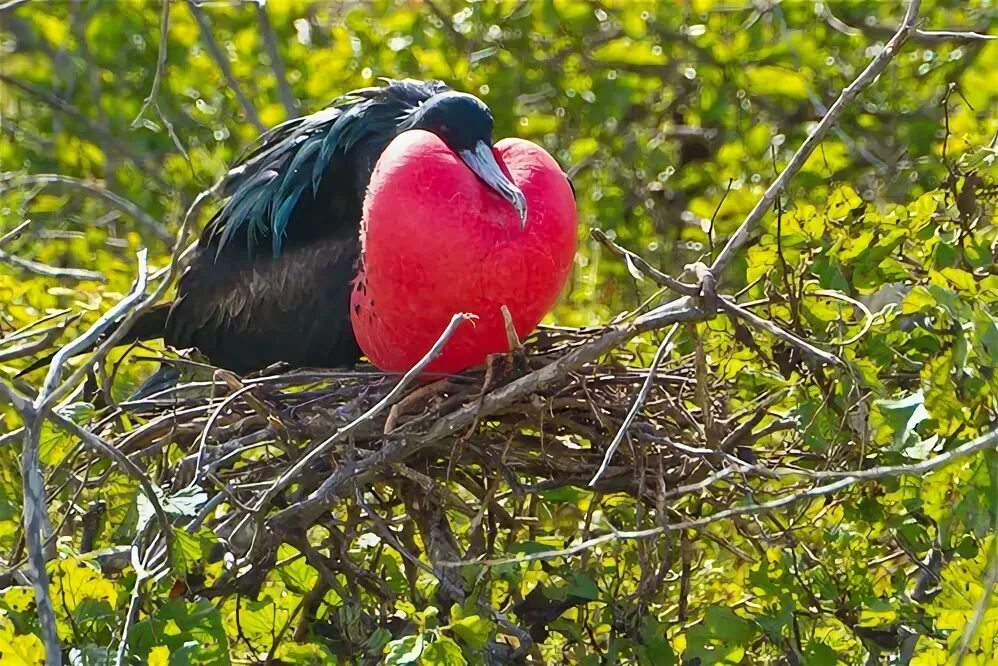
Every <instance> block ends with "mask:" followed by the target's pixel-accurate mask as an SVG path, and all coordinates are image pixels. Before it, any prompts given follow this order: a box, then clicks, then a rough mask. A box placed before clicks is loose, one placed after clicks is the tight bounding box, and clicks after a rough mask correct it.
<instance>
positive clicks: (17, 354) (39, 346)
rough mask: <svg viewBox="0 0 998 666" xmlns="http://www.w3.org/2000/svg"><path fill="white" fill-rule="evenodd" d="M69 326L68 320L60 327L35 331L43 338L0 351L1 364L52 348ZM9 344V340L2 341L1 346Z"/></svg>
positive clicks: (0, 341)
mask: <svg viewBox="0 0 998 666" xmlns="http://www.w3.org/2000/svg"><path fill="white" fill-rule="evenodd" d="M68 326H69V320H68V319H67V320H66V321H65V322H63V323H62V324H59V325H58V326H50V327H49V328H46V329H42V330H40V331H35V332H34V333H33V335H41V336H42V337H40V338H38V339H37V340H35V341H34V342H26V343H24V344H22V345H18V346H16V347H11V348H10V349H5V350H3V351H0V363H4V362H6V361H13V360H14V359H17V358H23V357H25V356H30V355H31V354H34V353H35V352H38V351H41V350H43V349H48V348H49V347H51V346H52V343H53V342H55V341H56V340H57V339H58V338H59V336H60V335H62V333H63V331H65V330H66V328H68ZM8 342H9V340H0V344H7V343H8Z"/></svg>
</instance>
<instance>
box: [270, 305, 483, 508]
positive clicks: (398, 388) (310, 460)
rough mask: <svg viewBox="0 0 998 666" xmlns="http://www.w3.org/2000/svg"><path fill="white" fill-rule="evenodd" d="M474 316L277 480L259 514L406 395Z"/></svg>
mask: <svg viewBox="0 0 998 666" xmlns="http://www.w3.org/2000/svg"><path fill="white" fill-rule="evenodd" d="M473 317H474V315H469V314H463V313H459V314H456V315H454V316H453V317H452V318H451V320H450V323H449V324H447V328H445V329H444V331H443V332H442V333H441V334H440V337H439V338H438V339H437V341H436V342H435V343H433V346H432V347H431V348H430V350H429V351H428V352H426V355H425V356H423V358H422V359H420V360H419V362H418V363H417V364H416V365H414V366H413V367H412V369H411V370H409V372H407V373H405V375H403V377H402V379H401V380H400V381H399V383H398V384H396V385H395V387H394V388H393V389H392V390H391V391H389V392H388V394H387V395H386V396H385V397H384V398H382V399H381V400H379V401H378V402H377V403H376V404H375V405H374V406H373V407H371V408H370V409H369V410H367V411H366V412H364V413H363V414H361V415H360V416H358V417H357V418H356V419H354V420H353V421H351V422H350V423H348V424H347V425H345V426H343V427H342V428H340V429H339V430H337V431H336V432H334V433H333V434H332V435H330V436H329V437H327V438H326V439H325V440H324V441H322V442H320V443H319V444H317V445H316V446H314V447H313V448H312V450H311V451H309V452H308V453H307V454H305V455H304V456H302V457H301V459H300V460H299V461H298V462H297V463H295V464H294V465H293V466H292V467H291V468H290V469H288V470H287V471H286V472H284V474H282V475H281V476H280V477H279V478H278V479H277V480H276V481H274V483H272V484H271V485H270V487H268V488H267V490H266V491H264V492H263V493H261V495H260V498H259V500H258V501H257V503H256V509H257V510H258V511H259V510H261V509H263V507H265V506H267V504H268V503H269V502H270V500H272V499H273V498H274V496H275V495H276V494H277V493H279V492H280V491H281V490H283V489H284V488H285V487H287V485H288V484H289V483H291V482H292V481H293V480H294V479H295V478H296V477H297V476H298V475H299V474H301V473H302V471H303V470H305V469H307V468H308V467H309V465H312V464H314V463H315V461H316V460H318V459H319V456H322V455H324V454H325V453H326V452H328V451H329V450H330V449H331V448H332V447H333V445H334V444H336V443H337V442H341V441H343V439H345V438H346V437H349V436H350V435H351V434H352V433H353V432H354V431H355V430H357V429H358V428H359V427H360V426H361V425H363V424H364V423H367V422H368V421H370V420H371V419H372V418H374V417H375V416H377V415H378V414H380V413H381V412H382V411H384V410H385V409H386V408H388V407H390V406H391V405H392V403H394V402H395V400H396V399H398V398H399V397H400V396H401V395H402V393H403V392H404V391H405V389H406V388H408V386H409V385H410V384H412V382H413V381H415V380H416V378H417V377H419V376H420V375H421V374H422V373H423V369H424V368H426V366H427V365H428V364H429V363H430V362H431V361H432V360H433V359H435V358H436V357H437V356H439V355H440V352H442V351H443V349H444V345H446V344H447V341H448V340H450V338H451V336H452V335H454V332H455V331H456V330H457V329H458V327H459V326H460V325H461V324H463V323H464V322H466V321H468V320H469V319H472V318H473Z"/></svg>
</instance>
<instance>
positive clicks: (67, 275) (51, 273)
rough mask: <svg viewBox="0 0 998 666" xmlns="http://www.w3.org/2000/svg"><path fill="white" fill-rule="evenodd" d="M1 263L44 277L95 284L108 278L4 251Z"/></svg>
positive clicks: (100, 274) (0, 254)
mask: <svg viewBox="0 0 998 666" xmlns="http://www.w3.org/2000/svg"><path fill="white" fill-rule="evenodd" d="M0 261H3V262H5V263H8V264H10V265H11V266H14V267H16V268H20V269H21V270H25V271H28V272H29V273H34V274H35V275H41V276H43V277H51V278H59V279H67V280H92V281H94V282H105V281H106V278H105V277H104V275H103V274H102V273H97V272H94V271H88V270H85V269H82V268H58V267H56V266H49V265H48V264H43V263H40V262H37V261H32V260H31V259H25V258H24V257H19V256H17V255H16V254H9V253H7V252H4V251H3V250H0Z"/></svg>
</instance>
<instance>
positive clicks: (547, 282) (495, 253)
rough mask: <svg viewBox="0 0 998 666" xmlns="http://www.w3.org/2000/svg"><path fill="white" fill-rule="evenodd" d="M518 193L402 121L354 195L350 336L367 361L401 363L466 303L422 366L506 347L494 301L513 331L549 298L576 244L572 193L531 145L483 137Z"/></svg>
mask: <svg viewBox="0 0 998 666" xmlns="http://www.w3.org/2000/svg"><path fill="white" fill-rule="evenodd" d="M492 150H493V154H494V155H495V157H496V160H497V161H498V163H499V165H500V167H501V168H502V169H503V170H504V171H505V172H506V174H507V175H508V176H509V178H510V179H511V180H512V181H513V183H514V184H515V185H517V187H519V188H520V189H521V190H522V192H523V194H524V196H525V197H526V200H527V219H526V223H525V226H524V227H523V228H522V229H521V227H520V220H519V217H518V215H517V212H516V210H515V209H514V208H513V206H512V205H511V204H510V202H509V201H507V200H506V199H504V198H502V197H501V196H500V195H499V194H498V193H496V192H495V191H494V190H493V189H491V188H490V187H489V186H488V185H486V184H485V183H484V182H482V181H481V180H480V179H479V178H478V177H477V176H476V175H475V174H474V173H473V172H472V171H471V169H469V168H468V166H467V165H466V164H465V163H464V162H462V161H461V159H460V158H459V157H458V156H457V155H456V154H455V153H454V152H452V151H451V150H450V148H448V147H447V146H446V145H445V144H444V142H443V141H442V140H441V139H440V138H438V137H437V136H436V135H435V134H432V133H430V132H426V131H422V130H413V131H408V132H403V133H402V134H400V135H399V136H398V137H396V138H395V140H394V141H392V143H391V144H390V145H389V146H388V148H387V149H385V151H384V152H383V153H382V155H381V158H380V159H379V160H378V163H377V165H376V166H375V168H374V173H373V174H372V176H371V181H370V184H369V185H368V190H367V197H366V199H365V202H364V217H363V222H362V225H361V241H362V255H361V257H362V260H361V261H362V264H361V269H360V271H359V273H358V276H357V280H356V282H355V285H354V290H353V294H352V298H351V308H350V313H351V318H352V323H353V330H354V333H355V334H356V336H357V341H358V343H359V344H360V348H361V349H362V350H363V352H364V354H365V355H366V356H367V358H368V359H369V360H370V361H371V363H373V364H374V365H375V366H377V367H378V368H379V369H381V370H384V371H387V372H405V371H408V370H410V369H411V368H412V367H413V366H414V365H415V364H416V363H418V362H419V360H420V359H421V358H422V357H423V356H424V355H425V354H426V353H427V352H428V351H429V350H430V348H431V347H432V346H433V344H434V343H435V342H436V341H437V339H438V338H439V337H440V334H441V333H443V331H444V329H446V327H447V325H448V323H449V322H450V320H451V318H452V317H453V316H454V315H455V314H457V313H461V312H463V313H470V314H474V315H475V316H476V317H477V319H474V320H472V321H468V322H465V323H463V324H461V326H460V327H459V328H458V329H457V331H456V332H455V333H454V334H453V335H452V336H451V338H450V339H449V340H448V341H447V343H446V345H445V346H444V349H443V351H442V352H441V354H440V355H439V356H437V357H436V358H435V359H434V360H433V361H432V362H431V363H430V364H429V365H428V366H427V368H426V373H442V374H452V373H456V372H460V371H462V370H465V369H467V368H471V367H474V366H477V365H480V364H482V363H484V362H485V360H486V357H487V356H488V355H489V354H494V353H503V352H508V351H509V342H508V339H507V335H506V328H505V325H504V320H503V315H502V310H501V308H502V306H503V305H505V306H506V307H507V308H508V309H509V312H510V315H511V316H512V320H513V327H514V329H515V330H516V333H517V335H518V336H519V337H520V338H521V339H523V338H525V337H527V335H529V334H530V333H531V331H533V330H534V328H535V327H536V326H537V324H539V323H540V321H541V319H543V318H544V316H545V315H546V314H547V313H548V312H549V311H550V309H551V308H552V306H554V304H555V301H557V299H558V297H559V296H560V294H561V292H562V290H563V289H564V287H565V283H566V281H567V280H568V277H569V274H570V272H571V269H572V262H573V260H574V258H575V251H576V244H577V234H578V230H577V219H576V209H575V197H574V195H573V193H572V188H571V185H570V184H569V182H568V179H567V178H566V176H565V174H564V173H563V172H562V170H561V168H560V167H559V166H558V164H557V162H555V160H554V158H553V157H551V155H549V154H548V153H547V151H545V150H544V149H543V148H541V147H540V146H538V145H536V144H533V143H531V142H529V141H524V140H521V139H503V140H502V141H500V142H499V143H497V144H496V145H495V147H494V148H493V149H492Z"/></svg>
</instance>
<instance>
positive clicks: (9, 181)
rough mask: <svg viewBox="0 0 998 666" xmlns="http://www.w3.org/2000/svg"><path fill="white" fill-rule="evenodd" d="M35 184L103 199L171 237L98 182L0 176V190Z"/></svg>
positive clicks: (51, 176) (46, 175) (160, 234)
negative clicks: (76, 191) (61, 187)
mask: <svg viewBox="0 0 998 666" xmlns="http://www.w3.org/2000/svg"><path fill="white" fill-rule="evenodd" d="M35 185H61V186H63V187H66V188H70V189H75V190H80V191H82V192H85V193H87V194H90V195H92V196H94V197H97V198H98V199H101V200H103V201H104V202H106V203H108V204H110V206H111V207H112V208H114V209H116V210H120V211H121V212H122V213H124V214H125V215H128V216H129V217H131V218H132V219H133V220H135V221H136V222H138V223H139V224H140V225H141V226H143V227H145V228H146V229H148V230H149V231H150V232H151V233H152V234H153V235H154V236H156V238H159V239H160V240H171V239H172V238H173V234H171V233H170V232H169V230H167V228H166V227H165V226H164V225H163V224H162V223H161V222H159V221H158V220H156V219H155V218H153V217H152V216H151V215H149V214H148V213H147V212H145V211H144V210H142V209H141V208H139V206H137V205H136V204H135V203H133V202H131V201H129V200H128V199H126V198H124V197H123V196H121V195H120V194H117V193H115V192H112V191H111V190H109V189H107V188H106V187H104V186H103V185H101V184H99V183H96V182H93V181H89V180H84V179H82V178H74V177H72V176H63V175H61V174H56V173H34V174H26V175H18V174H4V175H3V176H2V177H0V191H2V190H4V189H7V188H9V187H32V186H35ZM0 244H2V243H0Z"/></svg>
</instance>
